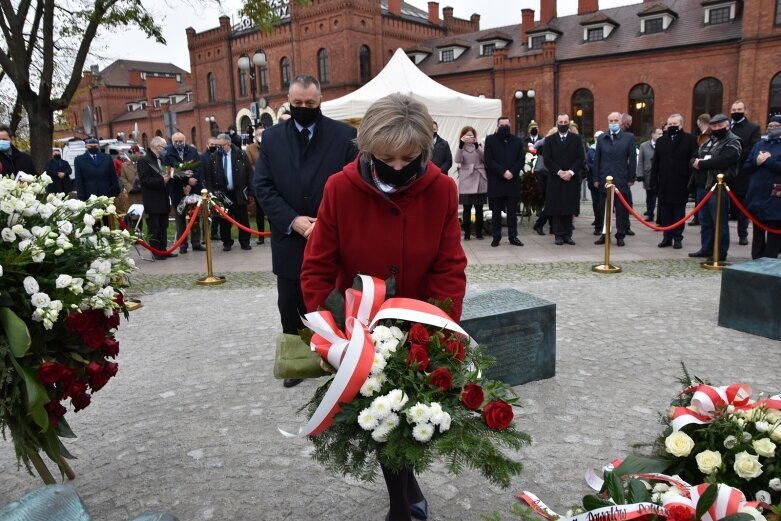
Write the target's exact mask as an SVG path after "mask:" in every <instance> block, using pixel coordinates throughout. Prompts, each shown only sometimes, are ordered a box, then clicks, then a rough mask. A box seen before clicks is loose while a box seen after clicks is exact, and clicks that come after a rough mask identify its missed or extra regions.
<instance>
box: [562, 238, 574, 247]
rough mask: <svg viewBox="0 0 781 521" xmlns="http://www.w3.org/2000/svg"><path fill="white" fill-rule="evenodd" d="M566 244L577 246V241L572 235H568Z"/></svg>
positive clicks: (565, 240)
mask: <svg viewBox="0 0 781 521" xmlns="http://www.w3.org/2000/svg"><path fill="white" fill-rule="evenodd" d="M564 244H569V245H570V246H575V241H573V240H572V237H567V238H566V239H564Z"/></svg>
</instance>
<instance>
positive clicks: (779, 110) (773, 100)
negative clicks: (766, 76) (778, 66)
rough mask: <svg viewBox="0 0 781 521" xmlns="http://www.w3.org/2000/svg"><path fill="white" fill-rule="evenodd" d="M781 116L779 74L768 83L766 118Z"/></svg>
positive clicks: (780, 75)
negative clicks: (768, 93) (768, 94)
mask: <svg viewBox="0 0 781 521" xmlns="http://www.w3.org/2000/svg"><path fill="white" fill-rule="evenodd" d="M777 114H781V72H779V73H778V74H776V75H775V76H773V80H772V81H771V82H770V96H769V97H768V102H767V117H768V119H769V118H770V117H771V116H775V115H777Z"/></svg>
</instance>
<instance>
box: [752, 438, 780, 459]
mask: <svg viewBox="0 0 781 521" xmlns="http://www.w3.org/2000/svg"><path fill="white" fill-rule="evenodd" d="M751 446H752V447H754V451H755V452H756V453H757V454H759V455H760V456H764V457H766V458H772V457H773V456H775V455H776V444H775V443H773V442H772V441H770V440H769V439H768V438H762V439H760V440H754V441H753V442H751Z"/></svg>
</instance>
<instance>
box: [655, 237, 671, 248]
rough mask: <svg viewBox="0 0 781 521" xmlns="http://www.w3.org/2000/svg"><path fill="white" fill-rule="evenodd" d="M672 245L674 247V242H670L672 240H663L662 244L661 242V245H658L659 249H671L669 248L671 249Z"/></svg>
mask: <svg viewBox="0 0 781 521" xmlns="http://www.w3.org/2000/svg"><path fill="white" fill-rule="evenodd" d="M672 245H673V241H672V240H670V239H664V240H662V242H660V243H659V244H657V246H658V247H659V248H669V247H670V246H672Z"/></svg>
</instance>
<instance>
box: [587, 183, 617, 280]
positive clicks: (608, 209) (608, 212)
mask: <svg viewBox="0 0 781 521" xmlns="http://www.w3.org/2000/svg"><path fill="white" fill-rule="evenodd" d="M613 188H614V186H613V177H612V176H607V177H606V178H605V190H607V192H606V194H605V259H604V262H603V263H602V264H598V265H596V266H592V267H591V271H594V272H596V273H621V268H620V267H618V266H614V265H613V264H610V235H611V226H612V223H611V218H612V215H613Z"/></svg>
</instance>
